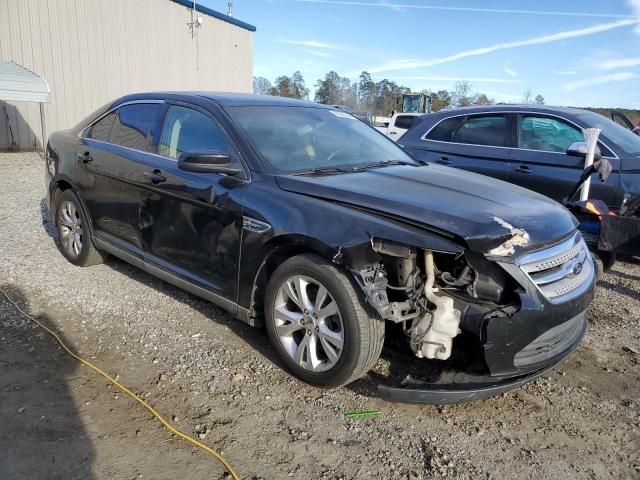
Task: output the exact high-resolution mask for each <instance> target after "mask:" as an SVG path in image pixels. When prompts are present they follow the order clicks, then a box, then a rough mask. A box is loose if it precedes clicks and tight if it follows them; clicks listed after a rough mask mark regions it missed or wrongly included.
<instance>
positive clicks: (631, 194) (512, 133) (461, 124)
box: [398, 105, 640, 215]
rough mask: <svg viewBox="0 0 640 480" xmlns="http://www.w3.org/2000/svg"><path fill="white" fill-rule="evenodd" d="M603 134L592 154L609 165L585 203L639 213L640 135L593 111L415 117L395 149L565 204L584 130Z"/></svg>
mask: <svg viewBox="0 0 640 480" xmlns="http://www.w3.org/2000/svg"><path fill="white" fill-rule="evenodd" d="M590 127H597V128H600V129H602V133H601V134H600V138H599V142H598V148H599V151H600V153H601V155H602V156H603V157H606V158H608V159H609V161H610V162H611V165H612V166H613V172H612V174H611V175H610V176H609V178H608V180H607V181H606V182H605V183H602V182H600V180H599V179H598V178H597V175H596V176H593V177H592V180H591V182H592V186H591V194H590V197H592V198H598V199H601V200H604V201H605V202H607V204H608V205H609V206H610V208H612V209H614V210H616V211H618V210H620V209H622V208H623V207H624V209H623V211H625V212H627V214H633V215H635V214H637V213H640V137H639V136H637V135H635V134H633V133H632V132H631V131H630V130H628V129H625V128H624V127H621V126H620V125H618V124H617V123H615V122H613V121H611V120H609V119H607V118H605V117H603V116H602V115H599V114H597V113H593V112H589V111H586V110H580V109H575V108H560V107H547V106H538V105H536V106H533V105H488V106H487V105H484V106H478V107H465V108H456V109H451V110H446V111H441V112H438V113H433V114H428V115H425V116H423V117H421V121H420V122H419V123H418V124H416V125H414V127H413V128H411V129H410V130H409V131H408V132H407V133H406V134H405V135H404V136H403V137H402V138H401V139H400V140H399V141H398V143H399V144H400V145H402V146H404V147H405V148H406V150H407V151H408V152H409V153H410V154H411V155H412V156H413V157H415V158H416V159H418V160H426V161H428V162H431V163H438V164H442V165H449V166H452V167H457V168H461V169H464V170H470V171H473V172H477V173H481V174H484V175H488V176H491V177H494V178H498V179H500V180H506V181H508V182H511V183H514V184H516V185H520V186H522V187H525V188H528V189H530V190H534V191H536V192H539V193H542V194H544V195H547V196H549V197H551V198H554V199H556V200H558V201H561V200H562V199H564V198H565V197H566V196H567V195H568V194H569V192H570V191H571V189H572V187H573V186H574V185H575V184H576V183H577V182H578V179H579V178H580V174H581V173H582V171H583V168H584V150H583V149H582V148H576V147H578V145H576V144H577V143H580V142H584V137H583V134H582V129H583V128H590Z"/></svg>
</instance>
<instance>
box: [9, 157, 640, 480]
mask: <svg viewBox="0 0 640 480" xmlns="http://www.w3.org/2000/svg"><path fill="white" fill-rule="evenodd" d="M43 171H44V167H43V163H42V159H41V157H39V156H38V155H37V154H33V153H30V154H25V153H22V154H0V172H1V174H0V286H1V287H2V288H3V289H6V290H7V291H8V293H10V294H11V296H12V297H13V298H14V299H15V300H16V301H17V302H18V303H19V304H21V305H23V306H24V308H26V309H27V310H28V311H30V312H31V313H32V314H34V315H36V316H37V317H38V318H39V319H40V320H41V321H43V322H45V323H46V324H47V325H49V326H51V327H53V328H54V329H55V330H56V331H58V332H61V334H62V335H63V336H64V339H65V341H66V342H68V343H69V344H70V346H72V347H73V349H75V350H76V351H77V352H80V353H81V354H82V355H85V356H87V357H88V358H90V359H91V360H92V361H93V362H95V363H96V364H97V365H98V366H100V367H102V368H104V369H105V370H107V371H108V372H110V373H111V374H113V375H116V374H117V375H119V377H118V378H119V380H120V381H121V382H123V383H124V384H125V385H127V386H129V387H130V388H132V389H133V390H134V391H136V392H138V393H140V394H142V395H143V396H144V398H146V399H147V400H148V401H149V402H150V403H151V404H152V405H153V406H154V407H155V408H157V410H159V411H160V412H161V413H162V414H164V415H165V416H166V417H167V418H169V419H172V421H173V423H174V424H175V425H176V426H177V427H179V428H180V429H182V430H184V431H185V432H187V433H189V434H194V435H198V434H200V436H201V437H202V438H203V439H204V442H205V443H207V444H209V445H211V446H212V447H214V448H217V449H219V450H222V451H223V452H224V455H225V457H226V458H227V459H228V460H229V461H230V462H231V463H232V465H233V466H234V467H235V469H236V470H237V471H238V472H239V473H240V475H241V476H242V478H247V479H286V478H296V479H368V478H372V479H385V480H386V479H421V478H468V479H478V478H494V479H526V480H531V479H558V478H571V479H593V478H613V479H620V478H640V396H639V393H640V365H639V364H640V341H639V340H640V323H639V321H640V261H639V260H637V259H628V260H627V261H625V262H619V263H618V264H616V266H615V267H614V269H613V270H612V271H611V272H610V273H609V274H607V275H605V277H604V279H603V280H602V281H601V282H600V283H599V285H598V289H597V295H596V300H595V302H594V303H593V305H592V306H591V308H590V311H589V314H590V329H589V332H588V334H587V336H586V338H585V340H584V342H583V344H582V346H581V347H580V348H579V349H578V350H577V351H576V352H574V353H573V354H572V355H571V356H570V357H569V359H568V360H566V361H565V362H564V363H562V364H561V365H560V366H559V367H557V368H556V369H555V370H554V371H552V372H551V373H549V374H548V375H546V376H545V377H543V378H541V379H539V380H538V381H536V382H535V383H532V384H529V385H527V386H525V387H523V388H520V389H518V390H515V391H512V392H509V393H506V394H504V395H502V396H499V397H497V398H492V399H489V400H485V401H480V402H476V403H470V404H464V405H458V406H448V407H434V406H420V405H404V404H393V403H387V402H384V401H382V400H380V399H379V398H378V396H377V394H376V388H375V381H374V378H375V376H376V372H377V373H378V374H381V373H383V372H385V371H388V370H389V369H393V368H398V369H401V368H402V365H397V363H399V362H400V361H401V360H402V361H404V359H406V357H404V356H401V355H400V356H399V355H397V354H396V353H395V351H394V349H393V348H390V347H386V348H385V350H384V352H383V357H382V359H381V360H380V362H379V363H378V365H377V366H376V371H375V372H373V373H372V374H370V375H369V376H368V377H366V378H364V379H362V380H360V381H358V382H356V383H355V384H353V385H351V386H349V387H347V388H340V389H337V390H332V391H323V390H318V389H315V388H312V387H310V386H307V385H305V384H302V383H300V382H299V381H297V380H295V379H293V378H291V377H290V376H289V375H287V374H286V373H285V372H284V371H282V370H281V369H280V368H279V367H278V364H277V362H276V360H275V359H274V353H273V351H272V349H271V347H270V346H269V343H268V341H267V339H266V335H265V334H264V332H263V331H262V330H259V329H254V328H252V327H249V326H247V325H244V324H242V323H240V322H238V321H234V320H232V318H230V317H229V315H227V314H226V313H224V312H223V311H222V310H220V309H218V308H216V307H214V306H212V305H211V304H209V303H207V302H205V301H203V300H200V299H199V298H197V297H194V296H192V295H190V294H188V293H185V292H183V291H181V290H179V289H177V288H174V287H172V286H170V285H168V284H166V283H164V282H162V281H160V280H157V279H155V278H153V277H151V276H149V275H147V274H145V273H144V272H142V271H140V270H137V269H135V268H133V267H131V266H129V265H127V264H125V263H123V262H121V261H118V260H114V259H111V260H110V261H109V262H107V263H106V264H104V265H100V266H96V267H90V268H77V267H74V266H72V265H71V264H70V263H68V262H67V261H66V260H65V259H64V258H63V257H62V255H61V254H60V253H59V252H58V250H57V247H56V239H55V231H54V229H53V228H52V226H51V225H50V224H49V223H48V221H47V220H46V216H45V208H44V203H43V197H44V191H45V187H44V183H43ZM414 361H416V362H417V361H419V360H418V359H415V360H414ZM394 363H396V365H394ZM356 410H379V411H380V412H381V413H380V415H379V416H377V417H368V418H359V419H350V420H349V419H345V418H344V416H343V414H344V413H345V412H349V411H356ZM0 446H1V447H0V478H2V479H27V478H28V479H57V478H60V479H76V478H77V479H87V478H94V479H137V478H147V479H175V478H181V479H201V478H214V479H216V478H226V477H225V476H224V469H223V468H222V467H221V466H220V465H219V464H218V463H217V462H216V461H215V459H213V458H212V457H210V456H207V455H206V454H205V453H203V452H202V451H200V450H198V449H196V448H194V447H192V446H190V445H189V444H187V443H186V442H184V441H181V440H178V439H176V438H175V437H172V436H171V434H170V433H169V432H168V431H167V430H165V429H164V428H163V427H161V426H160V425H159V424H158V423H157V422H156V421H154V420H153V419H152V417H151V416H150V415H149V414H148V413H147V412H146V411H145V410H143V409H142V408H141V407H140V406H139V405H137V404H135V403H134V402H133V401H131V400H130V399H129V398H128V397H126V396H125V395H124V394H122V393H120V392H118V391H117V390H116V389H115V388H114V387H112V386H110V385H109V384H107V383H106V381H105V380H104V379H102V378H101V377H98V376H97V375H96V374H95V373H93V372H92V371H91V370H89V369H87V368H85V367H81V366H80V365H79V364H78V363H77V362H76V361H74V360H73V359H71V358H70V357H68V356H66V355H65V354H64V353H63V352H62V351H61V350H60V349H59V348H58V346H57V345H56V344H55V343H54V342H53V340H52V339H51V338H50V337H49V336H47V335H46V334H44V333H43V331H42V330H40V329H39V328H34V327H33V325H31V324H30V323H28V322H27V321H25V320H24V319H22V318H21V317H20V316H19V315H18V314H17V312H16V310H15V308H14V307H13V306H12V305H11V304H9V303H8V302H7V301H6V300H5V299H4V297H2V295H0Z"/></svg>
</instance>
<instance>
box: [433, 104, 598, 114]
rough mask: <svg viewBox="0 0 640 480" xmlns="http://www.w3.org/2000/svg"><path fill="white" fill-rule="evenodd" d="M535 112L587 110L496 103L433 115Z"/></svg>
mask: <svg viewBox="0 0 640 480" xmlns="http://www.w3.org/2000/svg"><path fill="white" fill-rule="evenodd" d="M503 111H508V112H537V113H562V114H565V115H578V114H581V113H585V112H587V110H582V109H580V108H574V107H556V106H552V105H537V104H530V103H529V104H508V103H503V104H497V105H472V106H469V107H454V108H448V109H446V110H440V111H439V112H436V113H435V114H434V115H442V116H451V115H455V114H460V115H464V114H471V113H491V112H503Z"/></svg>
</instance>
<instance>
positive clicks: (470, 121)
mask: <svg viewBox="0 0 640 480" xmlns="http://www.w3.org/2000/svg"><path fill="white" fill-rule="evenodd" d="M506 137H507V117H506V116H505V115H479V116H474V117H469V118H467V119H466V120H465V121H464V123H463V124H462V125H460V127H459V128H458V129H457V130H456V131H455V132H454V134H453V137H452V140H451V141H453V142H456V143H468V144H472V145H488V146H494V147H505V146H506V145H507V142H506Z"/></svg>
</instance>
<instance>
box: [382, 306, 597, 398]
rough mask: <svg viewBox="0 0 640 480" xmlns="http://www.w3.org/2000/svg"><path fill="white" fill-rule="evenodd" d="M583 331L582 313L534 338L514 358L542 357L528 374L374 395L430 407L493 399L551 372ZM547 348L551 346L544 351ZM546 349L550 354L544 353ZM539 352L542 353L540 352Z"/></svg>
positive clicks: (386, 389)
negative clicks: (554, 339)
mask: <svg viewBox="0 0 640 480" xmlns="http://www.w3.org/2000/svg"><path fill="white" fill-rule="evenodd" d="M586 331H587V316H586V314H585V312H582V313H580V314H578V315H576V316H575V317H574V318H571V319H570V320H568V321H567V322H564V323H562V324H560V325H558V326H557V327H555V329H552V330H549V331H548V332H545V333H544V334H543V335H541V336H540V337H539V338H536V339H535V340H534V341H533V342H531V343H530V344H529V345H527V346H525V347H524V348H523V349H522V350H521V351H520V352H519V353H518V354H521V355H522V354H524V356H525V357H527V356H531V355H533V356H534V357H535V355H536V354H537V355H542V356H543V357H544V365H540V364H538V367H537V368H535V369H533V370H532V369H531V368H532V365H535V363H527V367H528V371H527V372H526V373H520V370H518V369H517V368H516V370H515V372H516V373H514V374H512V375H507V376H500V377H497V376H495V375H492V374H490V373H488V374H486V375H480V374H476V375H469V376H467V378H468V380H467V381H466V382H464V383H452V382H449V383H424V384H420V385H417V384H412V385H408V386H405V387H390V386H387V385H378V392H379V394H380V397H382V398H383V399H384V400H387V401H391V402H404V403H425V404H430V405H447V404H454V403H465V402H470V401H474V400H482V399H485V398H489V397H494V396H496V395H500V394H502V393H504V392H507V391H509V390H512V389H514V388H517V387H520V386H522V385H524V384H525V383H528V382H531V381H533V380H535V379H537V378H538V377H540V376H541V375H544V374H545V373H546V372H548V371H549V370H551V369H552V368H554V367H555V366H556V365H558V363H560V362H561V361H562V360H563V359H564V358H565V357H566V356H567V355H569V354H570V353H571V352H572V351H573V350H575V349H576V348H577V347H578V345H580V342H581V341H582V339H583V337H584V335H585V333H586ZM554 333H556V334H559V335H558V337H561V338H562V340H561V341H560V342H553V341H552V342H549V340H550V339H553V338H554ZM549 344H551V345H552V346H551V347H548V345H549ZM547 348H550V350H546V349H547ZM540 349H542V350H545V351H544V352H542V351H540ZM518 354H517V355H518ZM517 355H516V358H517ZM514 363H518V361H517V360H516V361H515V362H514Z"/></svg>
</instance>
